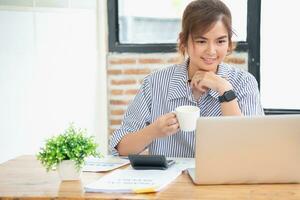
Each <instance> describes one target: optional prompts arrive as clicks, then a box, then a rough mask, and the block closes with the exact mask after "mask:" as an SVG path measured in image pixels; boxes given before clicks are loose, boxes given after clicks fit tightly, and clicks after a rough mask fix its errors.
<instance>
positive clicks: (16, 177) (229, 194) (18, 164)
mask: <svg viewBox="0 0 300 200" xmlns="http://www.w3.org/2000/svg"><path fill="white" fill-rule="evenodd" d="M102 175H103V173H87V172H85V173H83V174H82V178H81V181H70V182H62V183H61V182H60V180H59V177H58V175H57V173H56V172H49V173H46V171H45V169H44V168H43V167H42V166H41V165H40V163H39V162H38V161H37V160H36V159H35V157H34V156H20V157H18V158H16V159H13V160H10V161H8V162H5V163H3V164H1V165H0V199H2V198H5V199H25V198H26V199H37V198H43V199H54V198H56V199H60V198H61V199H69V198H70V199H74V198H77V199H230V200H234V199H239V200H240V199H247V200H248V199H249V200H252V199H272V200H275V199H283V200H288V199H300V184H273V185H271V184H269V185H217V186H195V185H193V183H192V182H191V180H190V178H189V177H188V174H185V173H183V174H182V175H181V176H179V177H178V178H177V179H176V180H175V181H174V182H172V183H171V184H170V185H168V186H167V187H166V188H165V189H164V190H163V191H161V192H159V193H150V194H104V193H85V192H84V190H83V186H84V185H85V184H87V183H90V182H92V181H94V180H97V179H98V178H99V177H101V176H102Z"/></svg>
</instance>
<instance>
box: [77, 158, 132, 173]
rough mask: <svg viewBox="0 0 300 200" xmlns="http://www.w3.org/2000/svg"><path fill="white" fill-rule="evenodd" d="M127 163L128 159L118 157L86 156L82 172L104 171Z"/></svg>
mask: <svg viewBox="0 0 300 200" xmlns="http://www.w3.org/2000/svg"><path fill="white" fill-rule="evenodd" d="M127 164H129V160H128V159H123V158H120V157H113V156H111V157H106V158H88V159H86V161H85V165H84V167H83V171H84V172H105V171H110V170H113V169H116V168H119V167H122V166H124V165H127Z"/></svg>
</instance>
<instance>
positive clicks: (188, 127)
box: [175, 106, 200, 131]
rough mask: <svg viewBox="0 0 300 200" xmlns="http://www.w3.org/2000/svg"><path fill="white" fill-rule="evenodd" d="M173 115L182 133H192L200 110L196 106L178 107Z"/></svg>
mask: <svg viewBox="0 0 300 200" xmlns="http://www.w3.org/2000/svg"><path fill="white" fill-rule="evenodd" d="M175 114H176V117H177V120H178V122H179V128H180V129H181V130H182V131H194V130H195V129H196V122H197V118H198V117H199V116H200V109H199V108H198V107H197V106H179V107H177V108H176V109H175Z"/></svg>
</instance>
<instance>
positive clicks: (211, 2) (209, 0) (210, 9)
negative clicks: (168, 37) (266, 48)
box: [178, 0, 233, 56]
mask: <svg viewBox="0 0 300 200" xmlns="http://www.w3.org/2000/svg"><path fill="white" fill-rule="evenodd" d="M219 20H221V21H222V22H223V24H224V26H225V27H226V29H227V31H228V40H229V51H232V48H233V44H232V40H231V37H232V33H233V32H232V20H231V13H230V10H229V8H228V7H227V6H226V5H225V4H224V3H223V2H222V1H220V0H194V1H192V2H191V3H189V4H188V5H187V7H186V8H185V10H184V12H183V16H182V25H181V32H180V34H179V43H178V51H179V53H181V54H182V55H183V56H184V55H185V47H186V46H187V42H188V38H189V35H190V34H192V35H193V34H194V33H198V34H201V35H202V34H204V33H206V32H207V31H209V30H210V28H212V26H213V25H214V24H215V23H216V22H217V21H219Z"/></svg>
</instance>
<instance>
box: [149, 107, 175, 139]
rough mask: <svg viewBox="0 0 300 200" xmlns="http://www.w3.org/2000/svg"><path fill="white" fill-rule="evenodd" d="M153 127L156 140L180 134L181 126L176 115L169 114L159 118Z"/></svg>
mask: <svg viewBox="0 0 300 200" xmlns="http://www.w3.org/2000/svg"><path fill="white" fill-rule="evenodd" d="M151 126H152V127H153V129H154V130H153V134H154V135H155V137H156V138H159V137H166V136H169V135H173V134H175V133H177V132H178V130H179V124H178V121H177V118H176V115H175V113H172V112H171V113H167V114H165V115H162V116H160V117H159V118H157V119H156V120H155V121H154V122H153V123H152V124H151Z"/></svg>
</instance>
